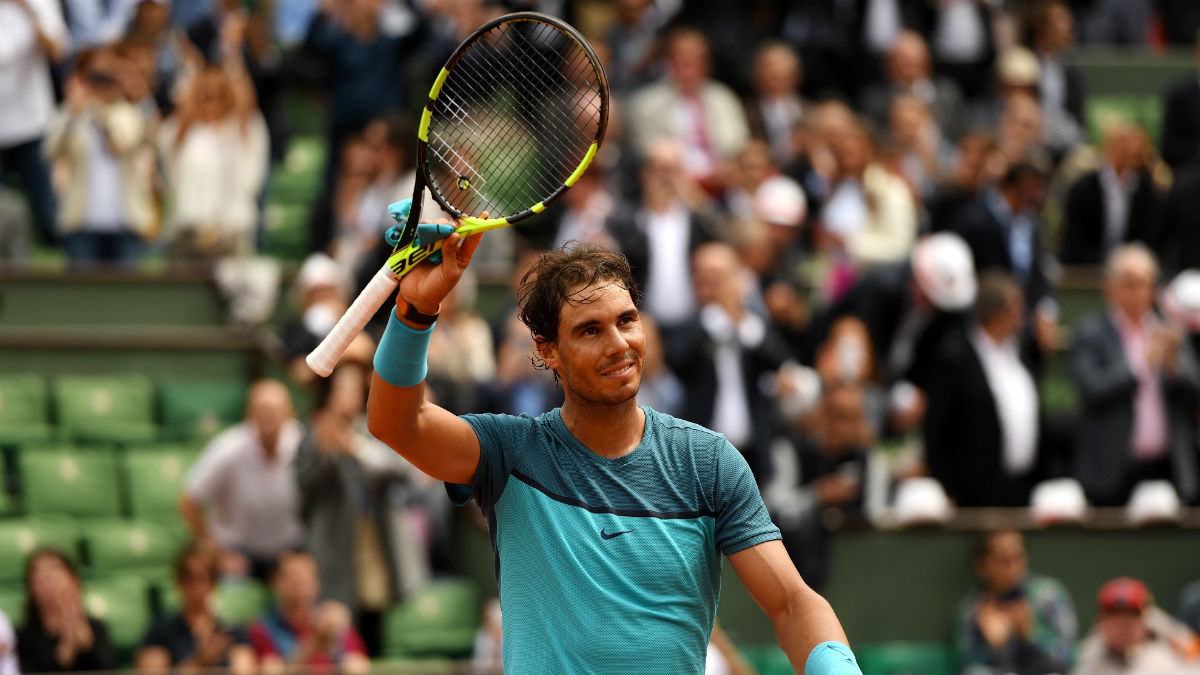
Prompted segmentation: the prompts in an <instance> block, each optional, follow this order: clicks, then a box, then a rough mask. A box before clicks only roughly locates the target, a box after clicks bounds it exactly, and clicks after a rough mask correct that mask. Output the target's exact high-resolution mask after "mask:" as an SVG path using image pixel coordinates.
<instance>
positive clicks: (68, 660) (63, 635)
mask: <svg viewBox="0 0 1200 675" xmlns="http://www.w3.org/2000/svg"><path fill="white" fill-rule="evenodd" d="M25 598H26V601H25V623H24V625H22V626H21V628H20V630H18V631H17V653H18V654H19V655H20V659H21V671H22V672H25V673H48V672H65V671H78V670H112V669H114V668H116V667H117V655H116V652H115V651H114V650H113V646H112V644H110V643H109V641H108V628H107V627H106V626H105V625H104V623H103V622H102V621H100V620H99V619H94V618H92V617H90V616H88V615H87V612H86V611H85V610H84V607H83V589H82V587H81V586H80V583H79V575H78V574H76V573H75V567H74V566H73V565H72V564H71V561H70V560H69V559H68V558H67V556H66V555H64V554H63V553H61V552H59V551H56V550H54V549H41V550H38V551H35V552H33V553H32V554H30V556H29V560H28V561H27V562H26V563H25Z"/></svg>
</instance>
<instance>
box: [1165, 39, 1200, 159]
mask: <svg viewBox="0 0 1200 675" xmlns="http://www.w3.org/2000/svg"><path fill="white" fill-rule="evenodd" d="M1196 65H1197V71H1196V72H1194V73H1192V74H1191V75H1189V76H1188V77H1187V79H1185V80H1183V81H1181V82H1178V83H1176V84H1175V85H1174V86H1172V87H1171V88H1170V89H1168V90H1167V93H1166V96H1165V97H1164V101H1163V121H1162V141H1161V142H1160V143H1159V145H1158V147H1159V148H1161V149H1162V157H1163V159H1164V160H1165V161H1166V162H1167V164H1170V165H1171V168H1172V169H1175V170H1176V171H1178V170H1180V169H1183V168H1184V167H1185V166H1187V165H1188V164H1191V163H1192V162H1193V161H1194V160H1195V159H1196V156H1197V155H1200V32H1197V33H1196Z"/></svg>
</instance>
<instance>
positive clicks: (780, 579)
mask: <svg viewBox="0 0 1200 675" xmlns="http://www.w3.org/2000/svg"><path fill="white" fill-rule="evenodd" d="M729 562H730V564H732V565H733V569H734V571H735V572H737V575H738V578H739V579H741V580H742V584H743V585H745V587H746V590H748V591H749V592H750V595H751V596H753V598H754V601H755V602H757V603H758V606H759V607H761V608H762V610H763V612H765V613H766V615H767V617H768V618H770V619H771V624H772V625H773V626H774V627H775V637H776V638H777V639H778V640H779V646H780V647H781V648H782V649H783V651H784V653H785V654H787V656H788V660H789V661H791V663H792V668H794V669H795V670H796V672H797V673H805V674H806V675H862V671H861V670H860V669H859V667H858V663H857V662H856V661H855V660H854V654H853V653H852V652H851V651H850V649H849V647H848V646H847V645H846V633H845V631H843V630H842V625H841V623H839V622H838V619H837V615H835V614H834V612H833V608H832V607H830V605H829V602H827V601H826V600H825V598H822V597H821V596H820V595H819V594H817V592H816V591H814V590H812V589H811V588H809V587H808V584H806V583H804V580H803V579H801V578H800V573H799V572H797V571H796V566H795V565H794V564H792V560H791V558H790V557H788V554H787V550H786V549H785V548H784V547H783V543H782V542H781V541H779V540H772V541H766V542H763V543H761V544H758V545H756V546H751V547H750V548H747V549H743V550H741V551H738V552H737V553H734V554H732V555H730V556H729Z"/></svg>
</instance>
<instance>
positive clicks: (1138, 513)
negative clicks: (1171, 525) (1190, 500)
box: [1125, 480, 1183, 524]
mask: <svg viewBox="0 0 1200 675" xmlns="http://www.w3.org/2000/svg"><path fill="white" fill-rule="evenodd" d="M1182 508H1183V505H1182V504H1181V503H1180V502H1179V494H1178V493H1176V492H1175V486H1174V485H1171V482H1170V481H1166V480H1147V481H1142V482H1140V483H1138V484H1137V485H1135V486H1134V487H1133V495H1132V496H1130V497H1129V505H1128V506H1126V507H1125V513H1126V515H1128V516H1129V520H1130V521H1131V522H1134V523H1138V524H1142V523H1155V522H1168V521H1173V520H1178V519H1179V514H1180V511H1181V510H1182Z"/></svg>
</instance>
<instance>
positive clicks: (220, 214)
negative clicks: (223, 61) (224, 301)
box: [159, 67, 268, 260]
mask: <svg viewBox="0 0 1200 675" xmlns="http://www.w3.org/2000/svg"><path fill="white" fill-rule="evenodd" d="M267 144H268V140H267V130H266V125H265V124H264V123H263V119H262V115H261V114H259V112H258V109H257V108H256V107H255V104H254V90H253V88H252V87H251V86H250V82H249V80H248V79H247V78H246V75H245V72H244V71H241V70H240V69H237V68H233V69H229V68H218V67H208V68H205V69H204V70H203V71H202V72H200V73H199V74H198V75H196V76H195V78H194V79H193V80H192V81H191V82H190V83H189V84H188V85H187V86H186V87H185V89H184V92H183V94H182V96H181V98H180V100H179V105H178V107H177V108H176V109H175V113H174V114H173V115H172V116H171V117H170V118H169V119H167V121H166V122H165V123H164V124H163V127H162V131H161V134H160V137H159V151H160V152H161V153H162V158H163V167H164V173H165V175H166V182H167V192H168V197H169V199H168V201H169V203H170V205H171V206H170V208H169V209H168V216H167V227H166V236H167V238H168V240H169V247H170V252H171V254H172V255H173V256H174V257H176V258H179V259H181V260H184V259H199V260H215V259H219V258H223V257H227V256H231V255H248V254H251V253H253V252H254V250H255V228H256V226H257V225H258V220H259V207H258V195H259V192H260V191H261V190H262V186H263V183H264V181H265V180H266V174H267V152H268V150H267Z"/></svg>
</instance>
